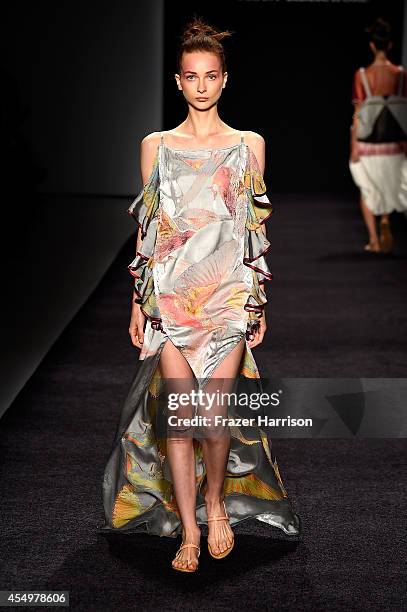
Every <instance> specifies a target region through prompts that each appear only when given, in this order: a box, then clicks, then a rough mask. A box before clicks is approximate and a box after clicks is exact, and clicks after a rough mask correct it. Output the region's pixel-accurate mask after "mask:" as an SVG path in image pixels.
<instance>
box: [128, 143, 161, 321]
mask: <svg viewBox="0 0 407 612" xmlns="http://www.w3.org/2000/svg"><path fill="white" fill-rule="evenodd" d="M159 184H160V177H159V149H157V152H156V155H155V158H154V161H153V169H152V171H151V174H150V176H149V178H148V180H147V183H146V184H145V185H144V187H143V188H142V190H141V191H140V193H139V194H138V195H137V197H136V199H135V200H134V201H133V202H132V203H131V204H130V206H129V208H128V209H127V213H128V214H129V215H131V216H132V217H133V219H134V220H135V221H136V222H137V224H138V227H140V228H141V240H142V242H141V245H140V248H139V250H138V251H137V252H136V257H135V258H134V259H133V261H132V262H131V263H130V264H129V265H128V266H127V267H128V270H129V272H130V274H131V275H132V276H133V277H134V278H135V282H134V302H136V303H137V304H140V307H141V310H142V311H143V313H144V314H145V315H146V316H147V317H148V318H149V319H150V320H151V326H152V327H153V328H154V329H162V327H161V315H160V312H159V309H158V306H157V303H156V297H155V293H154V279H153V266H154V247H155V243H156V238H157V222H158V217H157V214H158V208H159V201H160V191H159Z"/></svg>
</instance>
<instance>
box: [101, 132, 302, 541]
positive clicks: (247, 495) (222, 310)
mask: <svg viewBox="0 0 407 612" xmlns="http://www.w3.org/2000/svg"><path fill="white" fill-rule="evenodd" d="M127 210H128V213H129V214H130V215H131V216H132V217H133V218H134V219H135V220H136V221H137V223H138V225H139V226H140V227H141V236H142V244H141V247H140V250H139V251H138V252H137V253H136V257H135V259H134V260H133V261H132V262H131V263H130V264H129V266H128V268H129V271H130V273H131V274H132V275H133V276H134V278H135V281H134V299H135V301H136V302H137V303H139V304H140V306H141V309H142V311H143V313H144V314H145V316H146V328H145V334H144V343H143V348H142V350H141V352H140V356H139V361H140V367H139V368H138V371H137V373H136V374H135V377H134V379H133V381H132V384H131V386H130V390H129V392H128V395H127V397H126V398H125V400H124V403H123V407H122V411H121V416H120V420H119V424H118V427H117V432H116V436H115V439H114V441H113V445H112V450H111V453H110V457H109V460H108V462H107V465H106V469H105V473H104V480H103V503H104V510H105V525H104V526H103V527H102V531H104V532H111V531H115V532H118V531H120V532H137V531H146V532H148V533H152V534H157V535H164V536H176V535H177V534H178V533H180V529H181V522H180V516H179V512H178V508H177V504H176V500H175V496H174V492H173V486H172V481H171V474H170V470H169V466H168V458H167V454H166V436H165V433H164V434H163V432H162V430H159V428H157V418H156V417H157V413H158V411H159V404H160V397H161V394H162V390H163V381H162V379H161V377H160V371H159V368H158V367H157V366H158V364H159V359H160V354H161V351H162V349H163V347H164V345H165V343H166V342H167V341H168V340H171V341H172V343H173V344H174V345H175V346H176V347H177V348H178V349H179V350H180V352H181V353H182V354H183V355H184V357H185V358H186V360H187V362H188V363H189V365H190V367H191V370H192V372H193V374H194V377H195V379H196V383H197V385H198V387H199V388H201V389H203V388H205V385H206V384H207V382H208V381H209V379H210V378H211V375H212V373H213V372H214V371H215V369H216V368H217V366H218V365H219V364H220V363H221V362H222V361H223V360H224V359H225V358H226V357H227V355H228V354H229V353H230V352H231V351H232V350H233V348H234V347H235V346H236V345H237V344H238V342H239V341H240V340H241V339H242V338H245V339H246V342H245V348H244V352H243V356H242V359H241V362H240V368H239V374H238V379H239V381H241V383H243V384H244V383H245V382H246V383H248V382H251V383H252V384H253V383H254V384H255V389H256V391H261V390H262V385H261V380H260V374H259V371H258V368H257V365H256V362H255V360H254V357H253V354H252V351H251V350H250V348H249V346H248V344H247V340H248V338H249V334H250V332H251V331H253V330H254V329H256V327H257V326H258V325H259V321H258V319H259V317H260V316H261V314H262V312H263V309H264V306H265V304H266V302H267V298H266V294H265V291H264V283H265V282H267V281H270V280H271V279H272V273H271V271H270V269H269V267H268V264H267V262H266V259H265V254H266V253H267V251H268V250H269V249H270V246H271V245H270V242H269V241H268V239H267V238H266V235H265V231H264V222H265V221H266V219H268V218H269V217H270V216H271V214H272V212H273V207H272V204H271V203H270V200H269V199H268V197H267V194H266V186H265V183H264V179H263V176H262V174H261V172H260V169H259V165H258V162H257V160H256V157H255V155H254V153H253V152H252V151H251V149H250V148H249V147H248V146H247V145H246V144H245V143H244V139H243V134H242V136H241V140H240V143H239V144H236V145H234V146H231V147H225V148H221V149H195V150H192V149H187V150H179V149H173V148H171V147H168V146H167V145H166V144H165V143H164V140H163V135H162V134H161V142H160V145H159V146H158V148H157V153H156V156H155V159H154V163H153V169H152V172H151V175H150V177H149V179H148V181H147V183H146V184H145V185H144V187H143V189H142V190H141V191H140V193H139V194H138V196H137V197H136V199H135V200H134V201H133V202H132V204H131V205H130V207H129V208H128V209H127ZM228 409H229V413H228V416H229V417H231V418H233V417H234V416H235V415H234V410H235V409H234V408H233V406H232V407H229V408H228ZM230 435H231V447H230V453H229V461H228V465H227V471H226V475H225V484H224V491H225V502H226V507H227V510H228V513H229V516H230V521H231V524H233V523H237V522H239V521H241V520H244V519H247V518H250V517H254V518H257V519H259V520H261V521H263V522H266V523H269V524H270V525H273V526H275V527H278V528H280V529H282V530H283V531H284V532H285V533H287V534H290V535H291V534H292V535H298V534H299V533H300V526H299V517H298V515H297V514H295V513H294V511H293V509H292V506H291V503H290V501H289V498H288V494H287V491H286V489H285V487H284V484H283V481H282V478H281V475H280V472H279V468H278V465H277V461H276V458H275V457H274V456H273V453H272V449H271V441H270V436H269V434H268V433H267V431H265V429H263V428H262V427H254V428H253V427H249V428H246V429H245V428H244V427H236V426H231V427H230ZM194 450H195V463H196V493H197V521H198V524H203V523H206V522H207V521H206V519H207V517H206V512H205V503H204V497H203V491H204V486H205V465H204V462H203V456H202V446H201V444H200V442H199V440H194Z"/></svg>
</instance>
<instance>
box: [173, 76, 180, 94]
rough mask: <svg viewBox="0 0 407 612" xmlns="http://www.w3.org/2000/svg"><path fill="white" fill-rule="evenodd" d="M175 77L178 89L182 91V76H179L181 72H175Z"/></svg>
mask: <svg viewBox="0 0 407 612" xmlns="http://www.w3.org/2000/svg"><path fill="white" fill-rule="evenodd" d="M174 77H175V81H176V83H177V87H178V89H180V90H181V91H182V87H181V77H180V76H179V74H174Z"/></svg>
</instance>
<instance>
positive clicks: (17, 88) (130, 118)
mask: <svg viewBox="0 0 407 612" xmlns="http://www.w3.org/2000/svg"><path fill="white" fill-rule="evenodd" d="M162 4H163V3H162V1H161V0H153V2H148V1H138V2H135V1H134V0H119V2H117V3H114V2H108V1H107V0H98V1H97V2H95V1H93V0H90V1H89V0H87V1H85V2H80V1H79V0H69V1H68V0H58V2H55V1H52V0H39V1H38V2H28V1H23V2H16V3H14V4H11V3H8V7H7V14H6V17H5V19H4V21H3V28H2V57H3V62H4V69H5V70H6V74H7V77H8V78H7V80H8V84H9V88H8V95H9V96H10V102H11V103H12V104H13V105H14V104H15V98H16V97H17V98H19V102H20V104H21V105H22V108H23V112H24V117H23V121H22V122H21V125H20V128H21V133H22V136H23V137H24V139H25V141H26V150H25V151H22V152H21V155H22V156H23V155H24V158H25V160H26V163H28V159H27V158H28V156H29V155H31V156H32V160H33V163H34V165H35V167H36V168H37V170H36V172H35V177H34V180H35V182H36V184H38V189H39V190H40V191H43V192H58V193H96V194H103V195H109V194H113V195H118V194H128V193H133V192H134V191H135V190H136V188H137V186H138V181H139V168H138V152H139V151H138V148H139V139H140V137H142V136H144V135H145V133H146V132H148V131H150V130H153V129H159V127H160V122H161V109H162V66H161V61H160V59H161V57H162V36H163V17H162ZM10 86H11V87H12V91H10Z"/></svg>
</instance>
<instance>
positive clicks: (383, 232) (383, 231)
mask: <svg viewBox="0 0 407 612" xmlns="http://www.w3.org/2000/svg"><path fill="white" fill-rule="evenodd" d="M393 246H394V238H393V234H392V233H391V227H390V219H389V215H382V216H381V219H380V248H381V250H382V251H383V253H389V252H390V251H391V250H392V248H393Z"/></svg>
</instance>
